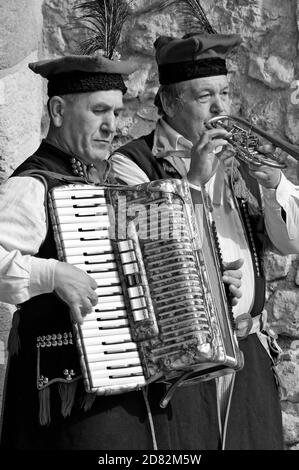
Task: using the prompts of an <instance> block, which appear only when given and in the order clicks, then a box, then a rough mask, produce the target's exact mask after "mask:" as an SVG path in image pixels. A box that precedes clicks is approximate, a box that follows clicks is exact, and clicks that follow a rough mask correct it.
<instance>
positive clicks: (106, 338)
mask: <svg viewBox="0 0 299 470" xmlns="http://www.w3.org/2000/svg"><path fill="white" fill-rule="evenodd" d="M52 206H53V211H54V213H55V223H56V226H55V227H54V233H56V238H59V240H58V243H57V246H60V249H59V258H60V259H61V260H63V261H66V262H68V263H70V264H72V265H74V266H76V267H78V268H80V269H82V270H83V271H85V272H86V273H87V274H89V275H90V276H91V277H93V279H94V280H95V281H96V282H97V290H96V292H97V295H98V299H99V301H98V304H97V305H96V306H95V307H93V311H92V313H90V314H88V315H87V316H86V317H85V320H84V323H83V325H78V326H77V329H78V336H79V341H80V350H81V351H80V352H81V365H82V367H83V370H84V369H85V375H86V379H85V380H87V381H88V384H87V388H88V389H90V391H96V390H97V389H98V388H99V387H101V389H102V390H105V389H106V390H107V393H113V390H114V389H116V390H117V392H119V389H120V388H122V387H124V388H125V389H126V390H131V389H136V388H139V387H140V386H142V385H144V383H145V378H144V376H143V371H142V366H141V363H140V358H139V353H138V350H137V345H136V343H135V342H134V341H133V340H132V336H131V331H130V327H129V321H128V315H127V310H126V305H125V300H124V294H123V290H122V286H121V281H120V276H119V272H118V269H117V265H116V260H115V255H114V250H113V246H112V244H111V241H110V239H109V225H110V224H109V218H108V208H107V203H106V199H105V195H104V189H100V188H94V187H88V186H87V187H86V188H84V189H83V190H82V186H81V189H80V187H79V188H78V189H76V187H75V186H73V187H71V188H70V187H69V188H67V187H62V188H57V189H56V191H55V199H53V200H52ZM56 241H57V240H56ZM118 248H119V250H120V257H121V258H122V261H123V266H124V268H123V269H124V271H125V273H126V274H128V273H132V274H133V273H134V272H136V271H138V265H137V263H136V262H135V255H134V252H133V250H132V246H131V245H130V240H129V241H123V242H121V243H120V244H119V247H118ZM136 289H137V292H136ZM130 293H131V299H130V302H131V306H132V307H133V308H134V310H135V311H137V312H138V310H140V311H143V310H144V308H145V305H144V299H143V296H142V291H141V293H140V287H139V289H138V288H136V287H135V288H134V287H133V288H132V289H131V291H130V290H129V294H130Z"/></svg>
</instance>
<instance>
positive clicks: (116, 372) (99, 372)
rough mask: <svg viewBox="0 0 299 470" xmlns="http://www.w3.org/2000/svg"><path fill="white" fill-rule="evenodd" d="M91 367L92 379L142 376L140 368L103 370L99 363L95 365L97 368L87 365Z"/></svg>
mask: <svg viewBox="0 0 299 470" xmlns="http://www.w3.org/2000/svg"><path fill="white" fill-rule="evenodd" d="M89 365H90V366H92V367H91V368H90V369H91V370H92V373H93V377H94V378H99V377H107V378H108V377H109V376H113V377H118V376H119V377H123V376H129V375H132V374H143V371H142V367H141V366H133V367H124V368H122V367H119V368H118V369H116V368H115V369H104V368H102V367H100V366H101V363H98V364H96V365H97V366H99V367H96V365H95V364H89Z"/></svg>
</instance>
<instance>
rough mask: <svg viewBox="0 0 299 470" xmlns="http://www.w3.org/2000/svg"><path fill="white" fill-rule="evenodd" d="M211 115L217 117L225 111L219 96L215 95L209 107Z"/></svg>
mask: <svg viewBox="0 0 299 470" xmlns="http://www.w3.org/2000/svg"><path fill="white" fill-rule="evenodd" d="M210 111H211V114H214V115H218V114H221V113H223V112H224V111H225V104H224V102H223V100H222V98H221V96H220V95H218V94H217V95H215V96H214V97H213V101H212V103H211V107H210Z"/></svg>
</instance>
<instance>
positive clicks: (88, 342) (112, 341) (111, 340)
mask: <svg viewBox="0 0 299 470" xmlns="http://www.w3.org/2000/svg"><path fill="white" fill-rule="evenodd" d="M99 333H100V332H99V331H98V334H99ZM84 345H85V346H86V348H90V347H94V346H96V347H99V348H100V349H99V350H101V348H107V350H108V351H110V349H111V350H115V349H116V350H118V349H122V348H123V349H132V348H133V347H136V348H137V344H136V343H135V342H134V341H132V338H131V335H123V336H122V335H119V336H115V335H110V336H109V335H107V336H105V337H100V336H98V335H97V336H86V337H85V338H84Z"/></svg>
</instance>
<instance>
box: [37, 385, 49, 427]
mask: <svg viewBox="0 0 299 470" xmlns="http://www.w3.org/2000/svg"><path fill="white" fill-rule="evenodd" d="M38 397H39V422H40V424H41V425H42V426H48V425H49V424H50V422H51V411H50V387H45V388H44V389H43V390H39V392H38Z"/></svg>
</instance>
